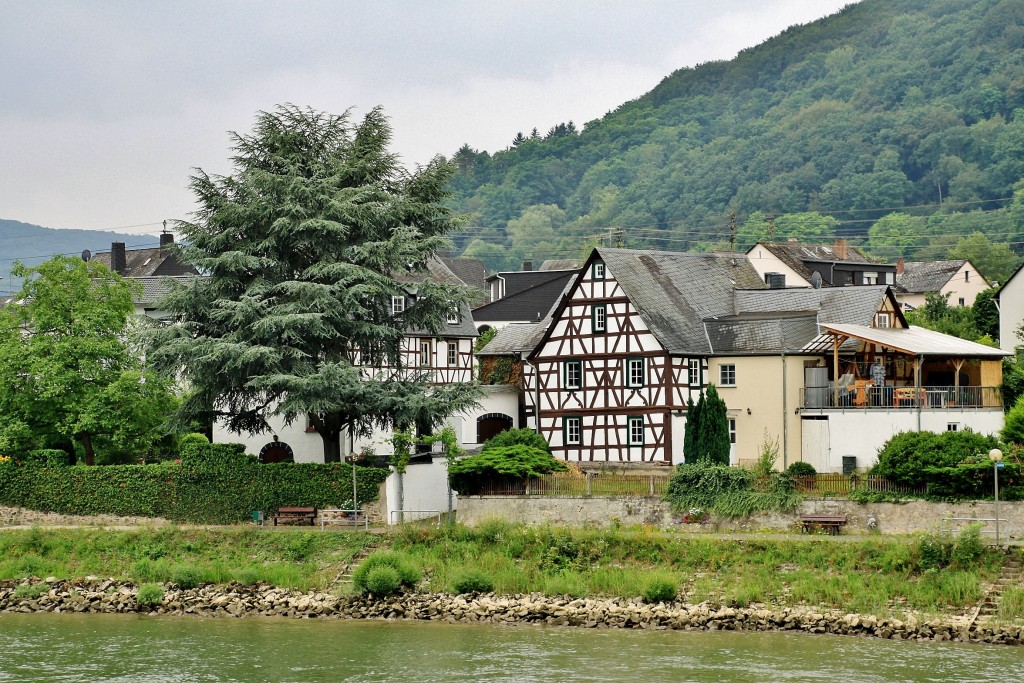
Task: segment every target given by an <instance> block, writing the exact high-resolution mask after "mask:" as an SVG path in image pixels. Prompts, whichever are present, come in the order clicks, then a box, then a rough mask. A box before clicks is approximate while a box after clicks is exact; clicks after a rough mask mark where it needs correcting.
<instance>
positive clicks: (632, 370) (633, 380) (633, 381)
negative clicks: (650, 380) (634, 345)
mask: <svg viewBox="0 0 1024 683" xmlns="http://www.w3.org/2000/svg"><path fill="white" fill-rule="evenodd" d="M646 375H647V373H645V372H644V359H643V358H628V359H627V360H626V386H627V387H642V386H643V385H644V379H646Z"/></svg>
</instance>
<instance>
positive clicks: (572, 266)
mask: <svg viewBox="0 0 1024 683" xmlns="http://www.w3.org/2000/svg"><path fill="white" fill-rule="evenodd" d="M579 267H580V262H579V261H577V260H576V259H572V258H549V259H548V260H546V261H544V263H542V264H540V268H539V269H538V270H541V271H544V270H576V269H578V268H579Z"/></svg>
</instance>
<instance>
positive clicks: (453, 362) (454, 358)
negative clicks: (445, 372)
mask: <svg viewBox="0 0 1024 683" xmlns="http://www.w3.org/2000/svg"><path fill="white" fill-rule="evenodd" d="M458 364H459V345H458V344H456V343H455V342H448V367H450V368H454V367H457V366H458Z"/></svg>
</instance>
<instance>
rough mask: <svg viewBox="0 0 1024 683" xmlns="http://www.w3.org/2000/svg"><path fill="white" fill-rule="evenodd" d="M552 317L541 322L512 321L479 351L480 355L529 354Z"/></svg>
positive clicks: (538, 341) (535, 346)
mask: <svg viewBox="0 0 1024 683" xmlns="http://www.w3.org/2000/svg"><path fill="white" fill-rule="evenodd" d="M550 322H551V320H550V318H547V319H545V320H543V321H541V322H539V323H512V324H511V325H507V326H505V327H503V328H501V329H500V330H498V332H497V334H495V335H494V339H492V340H491V341H490V342H488V343H487V346H485V347H484V348H482V349H480V350H479V351H477V353H476V355H478V356H510V355H513V354H516V353H522V354H529V353H530V352H531V351H533V350H534V349H535V348H537V344H538V343H540V338H541V336H542V335H543V334H544V330H545V329H546V328H547V326H548V324H550Z"/></svg>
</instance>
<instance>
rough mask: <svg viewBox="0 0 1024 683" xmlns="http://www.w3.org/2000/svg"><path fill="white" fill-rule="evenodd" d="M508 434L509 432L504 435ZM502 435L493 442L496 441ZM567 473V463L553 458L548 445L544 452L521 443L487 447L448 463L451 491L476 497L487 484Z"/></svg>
mask: <svg viewBox="0 0 1024 683" xmlns="http://www.w3.org/2000/svg"><path fill="white" fill-rule="evenodd" d="M510 431H525V430H510ZM508 433H510V432H502V434H508ZM502 434H499V435H498V436H496V437H495V438H494V439H492V441H494V440H497V439H498V438H499V437H501V436H502ZM530 434H533V432H530ZM534 436H535V437H537V438H539V439H541V440H543V438H544V437H541V436H539V435H537V434H534ZM489 443H490V442H489ZM568 469H569V468H568V467H567V466H566V464H565V463H564V462H562V461H561V460H556V459H555V458H554V456H552V455H551V453H550V452H549V451H548V450H547V446H546V444H545V448H544V449H540V448H537V447H535V446H531V445H528V444H523V443H518V444H512V445H508V446H485V447H484V449H483V450H481V451H480V452H479V453H477V454H476V455H471V456H469V457H468V458H462V459H461V460H456V461H454V462H449V463H448V477H449V480H450V481H451V485H452V488H454V489H455V490H457V491H458V492H459V493H461V494H463V495H474V494H476V493H479V492H480V490H481V489H482V488H483V486H484V484H485V483H486V482H491V481H523V480H525V479H530V478H535V477H540V476H543V475H545V474H550V473H551V472H565V471H567V470H568Z"/></svg>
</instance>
